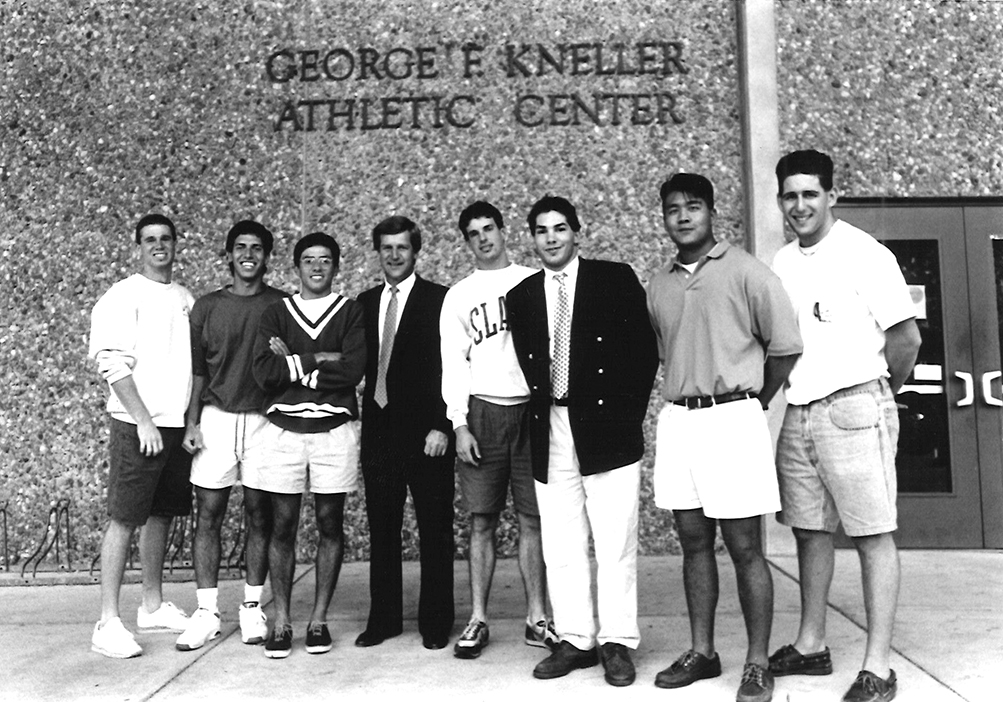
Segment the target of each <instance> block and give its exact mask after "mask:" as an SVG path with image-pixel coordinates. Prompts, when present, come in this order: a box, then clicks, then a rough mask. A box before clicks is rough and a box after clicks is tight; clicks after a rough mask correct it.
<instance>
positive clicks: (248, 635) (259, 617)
mask: <svg viewBox="0 0 1003 702" xmlns="http://www.w3.org/2000/svg"><path fill="white" fill-rule="evenodd" d="M267 621H268V617H266V616H265V611H264V610H263V609H261V606H260V605H259V604H258V603H257V602H245V603H244V604H242V605H240V640H241V641H243V642H244V643H246V644H259V643H262V642H263V641H264V640H265V639H266V638H267V637H268V624H267V623H266V622H267Z"/></svg>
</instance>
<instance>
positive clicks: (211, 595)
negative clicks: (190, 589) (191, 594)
mask: <svg viewBox="0 0 1003 702" xmlns="http://www.w3.org/2000/svg"><path fill="white" fill-rule="evenodd" d="M195 599H196V600H197V601H198V604H199V609H208V610H209V611H210V612H218V611H219V605H218V604H217V601H218V599H219V588H218V587H200V588H198V589H197V590H196V591H195Z"/></svg>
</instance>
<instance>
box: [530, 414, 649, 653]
mask: <svg viewBox="0 0 1003 702" xmlns="http://www.w3.org/2000/svg"><path fill="white" fill-rule="evenodd" d="M640 476H641V464H640V463H639V462H638V463H632V464H630V465H627V466H623V467H621V468H616V469H614V470H611V471H607V472H605V473H599V474H597V475H582V474H581V473H580V472H579V465H578V455H577V453H576V452H575V444H574V440H573V439H572V436H571V425H570V424H569V422H568V409H567V408H566V407H553V408H551V410H550V469H549V471H548V473H547V482H546V483H540V482H537V483H536V500H537V503H538V504H539V507H540V528H541V530H542V534H543V559H544V562H545V563H546V566H547V586H548V587H549V589H550V601H551V603H552V605H553V608H554V627H555V628H556V629H557V633H558V634H559V635H560V637H561V640H562V641H567V642H569V643H571V644H572V645H574V646H575V647H577V648H579V649H581V650H588V649H590V648H592V647H593V646H594V645H595V643H596V640H597V639H598V642H599V644H600V645H602V644H604V643H609V642H612V643H620V644H623V645H624V646H627V647H628V648H632V649H634V648H637V645H638V643H639V642H640V639H641V632H640V630H639V629H638V626H637V521H638V488H639V484H640ZM590 532H591V534H592V539H593V541H594V543H595V553H596V562H597V565H598V570H597V578H596V579H597V583H596V585H597V593H598V600H599V607H598V610H599V630H598V637H597V636H596V633H597V632H596V623H595V618H594V617H593V615H592V612H593V603H592V568H591V561H590V559H589V533H590Z"/></svg>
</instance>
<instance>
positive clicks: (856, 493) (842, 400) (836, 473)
mask: <svg viewBox="0 0 1003 702" xmlns="http://www.w3.org/2000/svg"><path fill="white" fill-rule="evenodd" d="M898 435H899V415H898V407H897V406H896V404H895V398H894V396H892V393H891V389H890V388H889V387H888V382H887V381H886V380H885V379H884V378H881V379H880V380H873V381H871V382H869V383H862V384H861V385H855V386H853V387H852V388H846V389H844V390H837V391H836V392H834V393H832V394H831V395H829V396H828V397H825V398H822V399H821V400H817V401H815V402H812V403H810V404H807V405H789V406H788V407H787V413H786V414H785V415H784V424H783V428H781V430H780V440H779V441H778V442H777V468H778V470H779V473H780V498H781V501H782V503H783V512H782V513H781V514H780V515H779V517H778V520H779V521H780V523H781V524H786V525H787V526H790V527H794V528H798V529H804V530H808V531H828V532H833V531H835V530H836V526H837V525H838V524H839V522H840V521H842V523H843V530H844V531H845V532H846V533H847V535H848V536H872V535H875V534H885V533H889V532H892V531H895V529H896V528H897V526H898V512H897V509H896V504H895V501H896V499H897V496H898V491H897V485H898V482H897V479H896V475H895V452H896V449H897V447H898Z"/></svg>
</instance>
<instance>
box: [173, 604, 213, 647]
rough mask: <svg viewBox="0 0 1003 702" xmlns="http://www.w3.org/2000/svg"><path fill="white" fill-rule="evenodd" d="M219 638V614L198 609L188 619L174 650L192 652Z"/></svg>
mask: <svg viewBox="0 0 1003 702" xmlns="http://www.w3.org/2000/svg"><path fill="white" fill-rule="evenodd" d="M218 636H219V612H210V611H209V610H208V609H203V608H202V607H199V608H198V609H196V610H195V613H194V614H192V616H191V617H190V618H189V619H188V628H187V629H185V631H184V633H183V634H181V636H179V637H178V641H177V643H175V644H174V648H176V649H178V650H179V651H194V650H195V649H196V648H202V647H203V646H205V645H206V644H207V643H209V642H210V641H212V640H213V639H215V638H216V637H218Z"/></svg>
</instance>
